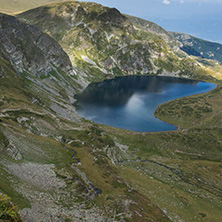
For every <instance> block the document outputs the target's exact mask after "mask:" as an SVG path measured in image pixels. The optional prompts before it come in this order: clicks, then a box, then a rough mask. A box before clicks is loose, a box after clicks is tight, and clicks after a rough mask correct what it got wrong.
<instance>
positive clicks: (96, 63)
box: [18, 1, 194, 81]
mask: <svg viewBox="0 0 222 222" xmlns="http://www.w3.org/2000/svg"><path fill="white" fill-rule="evenodd" d="M18 18H20V19H22V20H24V21H25V22H28V23H30V24H33V25H36V26H38V27H39V28H40V29H41V30H42V31H43V32H46V33H48V34H49V35H51V36H52V37H53V38H55V39H56V40H57V41H58V42H59V43H60V44H61V46H62V47H63V49H64V50H65V51H66V53H67V54H68V55H69V57H70V59H71V62H72V65H73V66H74V67H78V68H79V69H82V70H84V72H85V73H86V74H87V75H86V76H82V78H83V79H84V80H90V81H91V80H99V79H101V77H102V78H104V77H105V76H106V75H114V76H115V75H125V74H127V75H128V74H162V73H166V72H172V73H178V75H180V74H181V75H183V72H186V73H188V74H187V75H191V74H190V73H189V71H187V70H186V66H184V65H183V63H184V60H186V59H187V58H186V57H187V55H186V54H185V53H184V52H183V51H182V50H180V48H179V47H178V45H180V44H181V43H179V42H178V41H177V40H176V39H175V38H174V36H173V35H172V34H171V33H168V32H167V31H166V30H164V29H163V28H161V27H159V26H158V25H156V24H154V23H151V22H148V21H145V20H142V19H138V18H134V17H129V16H125V15H122V14H121V13H120V12H119V11H118V10H117V9H115V8H107V7H104V6H102V5H98V4H96V3H88V2H77V1H75V2H65V3H55V4H50V5H47V6H43V7H39V8H36V9H33V10H29V11H27V12H24V13H22V14H20V15H18ZM193 63H194V61H193Z"/></svg>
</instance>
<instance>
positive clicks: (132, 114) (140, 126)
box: [75, 76, 216, 132]
mask: <svg viewBox="0 0 222 222" xmlns="http://www.w3.org/2000/svg"><path fill="white" fill-rule="evenodd" d="M215 87H216V85H215V84H212V83H206V82H200V81H196V80H190V79H183V78H174V77H163V76H126V77H116V78H114V79H110V80H104V81H103V82H99V83H92V84H90V85H89V86H88V87H87V88H86V89H85V90H84V91H83V92H82V93H81V94H78V95H76V97H75V98H76V99H77V103H76V104H75V106H76V109H77V112H78V114H79V115H80V116H82V117H84V118H86V119H88V120H91V121H94V122H96V123H100V124H104V125H108V126H112V127H117V128H121V129H127V130H132V131H136V132H158V131H170V130H175V129H177V127H175V126H173V125H171V124H169V123H165V122H163V121H161V120H159V119H158V118H156V117H155V116H154V111H155V110H156V108H157V106H158V105H159V104H162V103H164V102H167V101H169V100H174V99H177V98H181V97H185V96H190V95H194V94H200V93H205V92H208V91H210V90H212V89H214V88H215Z"/></svg>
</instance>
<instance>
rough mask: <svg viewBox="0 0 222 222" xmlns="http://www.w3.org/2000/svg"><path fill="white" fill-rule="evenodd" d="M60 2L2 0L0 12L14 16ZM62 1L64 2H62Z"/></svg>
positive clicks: (52, 0)
mask: <svg viewBox="0 0 222 222" xmlns="http://www.w3.org/2000/svg"><path fill="white" fill-rule="evenodd" d="M56 1H60V0H39V1H35V0H13V1H7V0H0V12H2V13H7V14H10V13H12V14H14V13H18V12H21V11H26V10H28V9H32V8H36V7H38V6H41V5H45V4H48V3H51V2H56ZM61 1H62V0H61Z"/></svg>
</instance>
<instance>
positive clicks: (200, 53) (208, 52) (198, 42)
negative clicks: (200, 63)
mask: <svg viewBox="0 0 222 222" xmlns="http://www.w3.org/2000/svg"><path fill="white" fill-rule="evenodd" d="M172 35H173V36H174V37H175V38H176V39H177V40H178V41H179V42H181V43H182V45H181V46H180V48H181V49H182V50H183V51H184V52H186V53H187V54H188V55H193V56H197V57H200V58H205V59H212V60H217V61H219V62H222V45H221V44H219V43H216V42H210V41H206V40H203V39H199V38H196V37H194V36H191V35H188V34H184V33H178V32H172Z"/></svg>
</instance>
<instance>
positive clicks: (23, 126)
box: [0, 1, 222, 222]
mask: <svg viewBox="0 0 222 222" xmlns="http://www.w3.org/2000/svg"><path fill="white" fill-rule="evenodd" d="M36 7H37V5H36ZM182 44H183V43H181V42H180V41H178V40H177V39H175V37H174V35H173V34H172V33H170V32H167V31H166V30H164V29H162V28H161V27H159V26H158V25H156V24H154V23H151V22H148V21H145V20H141V19H139V18H135V17H131V16H126V15H123V14H121V13H120V12H119V11H118V10H117V9H110V8H107V7H103V6H101V5H98V4H95V3H86V2H77V1H74V2H73V1H66V2H57V3H52V4H49V5H46V6H41V7H38V8H35V9H31V10H29V11H26V12H23V13H19V14H16V16H15V17H14V16H9V15H6V14H0V197H1V196H2V195H1V194H4V195H7V196H9V197H10V198H11V202H12V203H13V204H14V205H16V206H17V207H18V209H15V211H16V212H19V214H20V215H21V219H22V220H23V221H33V222H35V221H36V222H38V221H55V222H56V221H58V222H63V221H64V222H65V221H141V222H144V221H161V222H162V221H184V222H186V221H187V222H188V221H214V222H217V221H218V222H219V221H220V218H221V211H222V204H221V202H222V199H221V197H222V174H221V170H222V163H221V157H222V156H221V155H222V154H221V148H222V129H221V123H222V113H221V107H222V100H221V96H222V83H221V80H220V79H221V71H220V68H219V67H220V61H217V60H209V59H208V58H202V57H198V55H188V54H187V53H186V52H185V51H183V50H182V48H183V45H182ZM189 49H190V48H189ZM215 63H217V64H215ZM206 64H207V65H206ZM209 64H210V65H209ZM214 64H215V65H214ZM128 75H161V76H173V77H183V78H192V79H196V80H200V81H207V82H211V83H214V84H216V85H217V88H215V89H213V90H212V91H210V92H207V93H204V94H197V95H192V96H189V97H185V98H179V99H176V100H173V101H169V102H166V103H164V104H162V105H160V106H158V108H157V109H156V111H155V113H154V114H155V116H156V117H158V118H159V119H160V120H162V121H165V122H168V123H170V124H173V125H175V126H177V127H178V129H177V130H175V131H169V132H143V133H139V132H133V131H129V130H123V129H119V128H113V127H109V126H105V125H100V124H97V123H94V122H91V121H89V120H86V119H84V118H81V117H80V116H79V115H78V114H77V112H76V109H75V107H74V106H73V103H74V102H75V99H74V96H75V95H76V94H78V93H79V92H82V91H83V90H84V89H85V88H86V87H87V86H88V84H89V83H91V82H99V81H102V80H104V79H110V78H114V77H115V76H128ZM0 201H1V199H0ZM0 209H1V208H0ZM0 212H1V211H0ZM10 216H11V218H12V217H13V215H9V214H8V215H6V217H8V218H3V219H8V220H9V217H10Z"/></svg>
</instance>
